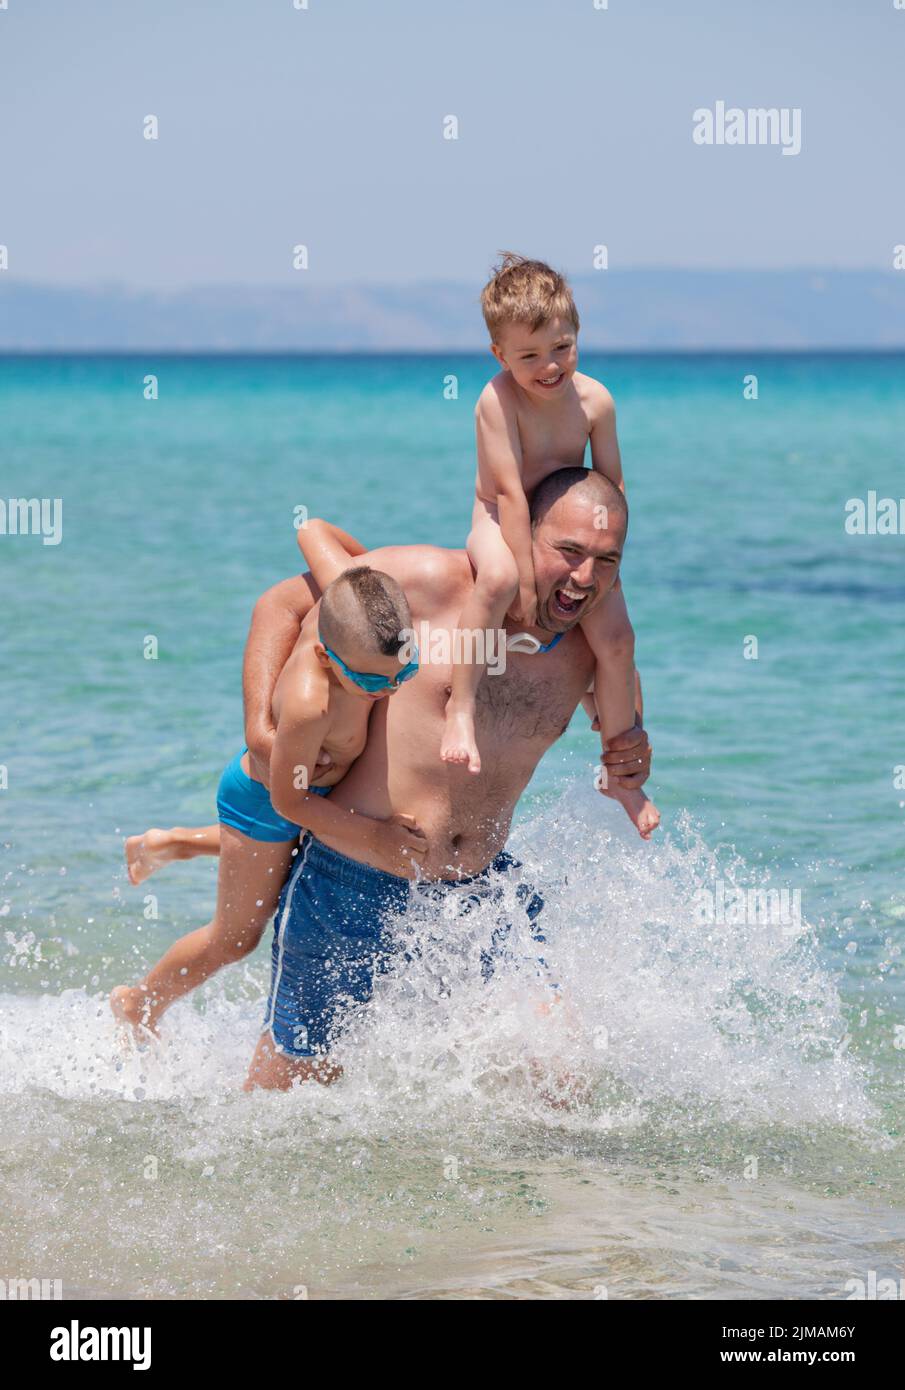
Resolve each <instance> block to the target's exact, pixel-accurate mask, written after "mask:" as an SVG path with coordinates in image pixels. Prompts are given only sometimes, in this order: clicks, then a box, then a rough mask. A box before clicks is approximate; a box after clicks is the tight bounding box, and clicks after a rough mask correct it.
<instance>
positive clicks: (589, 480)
mask: <svg viewBox="0 0 905 1390" xmlns="http://www.w3.org/2000/svg"><path fill="white" fill-rule="evenodd" d="M575 487H580V488H581V489H582V491H583V492H585V493H588V494H590V496H591V497H592V498H593V500H594V502H595V503H597V504H599V505H601V506H604V507H606V509H607V512H608V513H609V512H610V511H613V512H617V513H618V514H619V515H620V516H621V517H622V518H623V519H624V521H625V526H626V530H627V529H628V502H626V500H625V493H624V492H622V490H621V489H620V488H618V487H617V486H616V484H615V483H611V482H610V480H609V478H607V477H605V476H604V475H603V473H598V472H597V471H596V469H594V468H558V469H557V470H556V472H555V473H550V474H548V475H547V477H546V478H544V480H543V482H540V483H538V485H537V487H536V488H535V489H534V495H533V496H532V498H531V530H532V531H534V530H535V528H536V527H537V526H538V524H539V523H540V522H541V521H543V519H544V517H545V516H546V515H547V512H548V511H549V510H550V508H551V507H552V506H553V504H554V502H558V501H559V499H560V497H564V496H565V494H566V493H567V492H571V491H572V489H573V488H575Z"/></svg>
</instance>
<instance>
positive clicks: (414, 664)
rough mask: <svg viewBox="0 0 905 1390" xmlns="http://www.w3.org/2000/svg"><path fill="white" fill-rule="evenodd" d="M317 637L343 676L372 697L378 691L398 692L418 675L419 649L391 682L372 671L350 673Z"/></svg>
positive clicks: (340, 658) (342, 662)
mask: <svg viewBox="0 0 905 1390" xmlns="http://www.w3.org/2000/svg"><path fill="white" fill-rule="evenodd" d="M317 636H318V641H319V642H320V644H321V646H322V647H323V649H324V651H325V652H326V653H327V655H328V656H329V658H330V660H331V661H335V662H336V664H337V666H338V667H339V669H340V670H341V671H342V673H343V675H344V676H345V677H346V678H347V679H348V680H350V681H352V683H353V685H357V686H358V687H359V689H360V690H367V691H368V693H369V694H371V695H376V693H377V691H378V690H398V688H399V686H400V685H402V684H403V683H404V682H405V681H410V680H411V679H412V676H414V675H417V673H418V648H417V647H416V648H415V659H414V661H410V662H409V663H408V665H407V666H403V667H402V670H401V671H400V672H399V675H398V676H397V677H396V679H395V680H390V678H389V676H377V675H373V674H372V673H371V672H370V671H350V670H349V668H348V666H347V665H346V663H345V662H344V661H343V659H342V657H341V656H337V655H336V652H334V651H331V650H330V648H329V647H328V646H327V644H326V642H325V641H324V639H323V637H321V635H320V633H318V634H317Z"/></svg>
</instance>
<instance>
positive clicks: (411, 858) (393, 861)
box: [370, 815, 427, 878]
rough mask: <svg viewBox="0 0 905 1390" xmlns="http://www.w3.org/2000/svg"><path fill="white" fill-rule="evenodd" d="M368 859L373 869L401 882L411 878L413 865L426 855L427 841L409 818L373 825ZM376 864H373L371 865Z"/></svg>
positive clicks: (404, 817)
mask: <svg viewBox="0 0 905 1390" xmlns="http://www.w3.org/2000/svg"><path fill="white" fill-rule="evenodd" d="M374 826H375V830H374V834H373V838H372V840H371V846H370V848H371V859H372V862H373V864H374V867H375V868H377V869H383V871H384V872H385V873H388V874H396V875H397V876H399V877H402V878H410V877H411V868H412V864H413V863H418V862H419V861H420V859H421V858H422V857H423V856H424V855H425V854H426V853H427V840H426V839H425V837H424V835H423V833H422V832H421V831H420V830H419V829H418V827H417V826H416V825H415V822H414V819H413V818H412V817H411V816H403V815H398V816H391V817H390V819H389V820H379V821H375V822H374ZM375 861H376V862H375Z"/></svg>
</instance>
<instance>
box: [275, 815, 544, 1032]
mask: <svg viewBox="0 0 905 1390" xmlns="http://www.w3.org/2000/svg"><path fill="white" fill-rule="evenodd" d="M520 868H521V865H520V864H519V863H518V861H517V860H515V859H513V857H512V856H511V855H510V854H508V853H507V852H506V851H505V850H504V851H502V853H500V854H498V855H497V857H496V858H495V859H494V860H493V861H492V862H491V863H490V864H488V866H487V868H486V869H484V870H483V871H482V872H481V873H480V874H475V875H474V877H472V878H468V879H457V880H453V881H452V882H448V883H447V882H445V881H435V882H431V883H424V882H422V883H419V884H418V885H415V884H413V883H412V882H411V881H410V880H409V879H407V878H399V877H397V876H396V875H395V874H388V873H384V872H383V870H381V869H373V868H371V866H370V865H368V864H361V863H359V861H358V860H357V859H350V858H348V856H346V855H344V854H339V853H337V851H336V850H333V849H329V848H328V847H327V845H325V844H323V843H322V842H321V841H320V840H317V839H315V837H314V836H313V835H312V834H311V833H310V832H308V833H306V834H305V836H304V838H303V840H302V843H301V847H300V849H299V853H298V858H297V859H296V861H295V863H294V865H293V867H292V872H291V873H290V875H289V878H288V879H287V881H286V883H285V884H284V886H283V892H282V894H281V896H280V902H279V906H278V908H277V912H276V917H275V920H274V935H273V954H272V966H271V983H270V996H269V998H268V1000H267V1012H266V1014H265V1018H264V1030H265V1032H268V1033H269V1034H270V1036H271V1038H272V1039H273V1043H274V1046H275V1047H276V1048H277V1049H278V1051H280V1052H283V1053H287V1054H288V1055H289V1056H291V1057H316V1056H323V1055H324V1054H325V1053H326V1052H328V1051H329V1050H330V1047H331V1044H332V1043H333V1042H334V1040H335V1039H336V1037H337V1036H338V1035H339V1032H340V1031H341V1028H342V1023H343V1017H344V1015H345V1014H346V1013H347V1011H348V1009H349V1008H350V1007H351V1006H354V1005H359V1004H364V1003H367V1001H368V1000H369V999H370V997H371V991H372V988H373V981H374V975H375V973H382V972H383V971H385V970H387V969H388V968H390V967H391V965H392V962H393V959H394V957H396V958H397V959H398V957H399V955H400V949H399V944H398V939H397V934H396V933H395V932H391V930H390V924H391V922H392V919H394V918H396V919H397V922H398V917H399V915H400V914H404V913H405V911H406V909H407V907H408V906H409V905H410V904H411V903H413V902H414V901H415V894H416V893H417V895H418V898H419V900H420V901H421V902H423V901H424V895H425V894H426V895H427V899H428V902H433V901H434V900H436V902H437V904H438V905H440V904H441V903H442V901H443V900H444V898H445V896H446V894H447V893H448V892H449V891H450V890H452V889H454V890H460V889H461V888H462V886H463V884H471V885H473V887H474V893H473V894H470V895H467V896H466V898H465V903H466V906H467V903H468V901H469V900H470V899H471V898H472V897H473V899H474V901H475V902H476V903H477V902H482V901H486V900H487V898H488V897H491V898H492V899H493V901H498V900H501V899H502V897H503V892H504V890H503V887H502V879H503V877H504V876H505V875H507V874H508V873H509V872H510V871H513V870H518V869H520ZM516 900H517V902H518V903H519V905H520V906H521V907H522V908H524V912H525V915H526V917H527V919H528V924H529V929H530V932H531V936H532V937H533V940H534V941H535V942H537V943H543V941H544V937H543V936H542V935H541V934H540V931H539V926H538V923H537V919H538V917H539V915H540V913H541V911H542V909H543V906H544V903H543V899H542V898H541V897H540V896H539V894H538V893H536V892H535V891H534V889H533V888H531V887H529V886H528V885H527V884H523V883H518V885H517V887H516ZM511 926H512V923H511V922H507V921H504V920H500V921H499V922H498V923H497V925H496V926H495V928H494V931H493V934H492V939H491V940H490V941H489V942H488V943H487V947H486V949H485V950H483V951H482V952H481V972H482V975H483V976H484V978H485V979H488V978H489V977H490V975H491V974H492V973H493V968H494V962H495V960H500V959H501V958H502V957H504V956H505V955H506V954H507V952H506V946H505V942H506V937H507V936H508V934H509V932H510V930H511ZM403 954H404V953H403ZM407 958H410V957H407ZM537 963H538V964H539V965H540V966H542V967H543V969H544V970H546V966H545V965H544V962H543V961H542V960H541V959H540V958H539V957H538V958H537ZM547 982H548V983H549V981H547Z"/></svg>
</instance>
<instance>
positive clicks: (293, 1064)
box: [242, 1033, 343, 1091]
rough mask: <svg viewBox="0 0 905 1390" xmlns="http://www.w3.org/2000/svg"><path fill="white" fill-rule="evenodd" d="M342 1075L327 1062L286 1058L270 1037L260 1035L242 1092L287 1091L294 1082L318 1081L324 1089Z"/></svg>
mask: <svg viewBox="0 0 905 1390" xmlns="http://www.w3.org/2000/svg"><path fill="white" fill-rule="evenodd" d="M342 1074H343V1069H342V1067H340V1066H338V1065H337V1063H336V1062H331V1061H329V1060H328V1059H327V1058H319V1057H290V1056H289V1055H288V1054H287V1053H285V1052H279V1051H278V1050H277V1048H275V1047H274V1045H273V1040H272V1038H271V1037H270V1034H269V1033H262V1034H261V1036H260V1038H259V1039H258V1045H257V1047H256V1048H255V1051H254V1056H253V1057H252V1059H251V1066H250V1067H249V1068H248V1076H247V1077H246V1078H245V1085H244V1086H243V1087H242V1089H243V1091H253V1090H254V1089H255V1087H256V1086H259V1087H260V1088H261V1089H262V1090H264V1091H288V1090H289V1089H290V1088H291V1086H292V1085H293V1083H294V1082H295V1081H320V1082H321V1083H322V1084H323V1085H324V1086H328V1085H329V1084H330V1082H331V1081H338V1080H339V1078H340V1077H341V1076H342Z"/></svg>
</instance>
